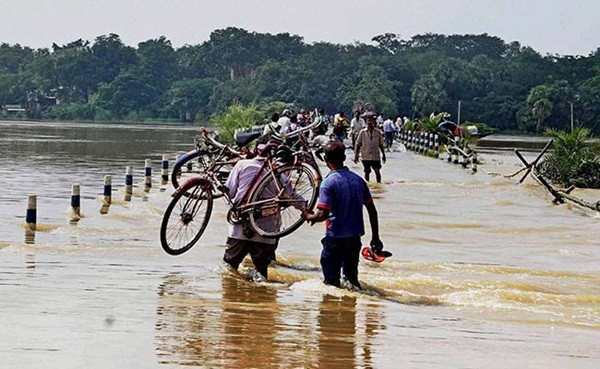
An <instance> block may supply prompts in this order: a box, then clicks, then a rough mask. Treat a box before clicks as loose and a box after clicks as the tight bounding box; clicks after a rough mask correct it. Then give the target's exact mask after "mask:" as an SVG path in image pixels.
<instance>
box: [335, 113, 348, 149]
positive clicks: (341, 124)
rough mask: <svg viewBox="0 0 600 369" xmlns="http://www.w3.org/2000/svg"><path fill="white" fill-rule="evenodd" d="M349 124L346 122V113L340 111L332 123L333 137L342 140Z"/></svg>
mask: <svg viewBox="0 0 600 369" xmlns="http://www.w3.org/2000/svg"><path fill="white" fill-rule="evenodd" d="M349 126H350V123H349V122H348V119H346V114H345V113H344V112H340V113H339V115H338V117H337V118H336V120H335V122H334V123H333V136H334V138H335V139H336V140H338V141H340V142H344V139H345V138H346V133H347V131H348V127H349Z"/></svg>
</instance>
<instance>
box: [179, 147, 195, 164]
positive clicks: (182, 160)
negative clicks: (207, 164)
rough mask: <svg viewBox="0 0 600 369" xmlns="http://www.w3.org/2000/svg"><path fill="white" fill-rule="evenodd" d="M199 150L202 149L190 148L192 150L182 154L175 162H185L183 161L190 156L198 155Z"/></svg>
mask: <svg viewBox="0 0 600 369" xmlns="http://www.w3.org/2000/svg"><path fill="white" fill-rule="evenodd" d="M199 152H200V150H198V149H193V150H190V151H188V152H186V153H185V154H183V155H181V156H180V157H179V160H177V161H176V162H175V164H177V163H183V162H185V161H187V160H188V159H189V158H190V157H192V158H193V157H196V156H198V154H199Z"/></svg>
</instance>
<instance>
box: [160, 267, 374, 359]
mask: <svg viewBox="0 0 600 369" xmlns="http://www.w3.org/2000/svg"><path fill="white" fill-rule="evenodd" d="M199 282H200V281H199V280H197V279H196V278H195V277H191V276H185V275H182V274H169V275H167V276H166V277H165V278H164V279H163V282H162V283H161V284H160V286H159V289H158V297H159V304H158V307H157V310H156V317H157V321H156V326H155V329H156V344H157V355H158V358H159V363H161V364H165V365H183V366H205V367H211V368H215V367H222V368H279V367H282V364H284V363H285V365H284V366H289V367H318V368H354V367H361V368H370V367H373V347H374V341H375V340H376V339H377V335H378V333H379V332H381V331H383V330H385V326H384V325H383V324H382V323H381V322H382V321H383V320H384V319H385V316H384V315H383V313H382V312H381V311H380V309H379V306H378V305H377V304H372V303H370V302H363V303H362V305H361V306H360V309H361V310H362V311H359V302H358V300H357V296H356V295H352V294H350V293H344V294H342V295H339V294H337V295H330V294H324V295H319V296H304V297H302V300H301V301H294V298H292V299H291V300H290V297H291V296H290V291H289V290H287V288H286V287H285V286H276V285H271V284H266V285H261V284H255V283H251V282H248V281H246V280H244V279H242V278H240V276H239V275H237V274H235V275H234V274H229V273H224V274H223V275H222V276H221V284H220V290H221V295H220V296H219V294H218V293H217V292H216V291H208V290H206V289H205V288H202V287H200V286H197V284H198V283H199ZM282 295H286V296H282ZM315 308H316V311H317V316H316V317H315V316H312V314H311V311H313V310H314V309H315Z"/></svg>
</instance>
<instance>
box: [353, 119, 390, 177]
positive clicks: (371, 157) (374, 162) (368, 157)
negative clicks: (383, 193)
mask: <svg viewBox="0 0 600 369" xmlns="http://www.w3.org/2000/svg"><path fill="white" fill-rule="evenodd" d="M365 119H366V120H367V128H365V129H363V130H362V131H360V133H359V134H358V138H357V139H356V147H355V148H354V162H355V163H358V154H359V153H360V155H361V156H362V164H363V167H364V169H365V180H366V181H367V182H368V181H369V175H370V174H371V168H373V171H375V179H376V180H377V183H381V171H380V170H381V162H382V161H383V164H385V149H384V147H383V133H381V131H380V130H379V129H377V128H375V114H374V113H370V112H367V113H365ZM380 151H381V160H380V159H379V152H380Z"/></svg>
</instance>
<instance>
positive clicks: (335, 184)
mask: <svg viewBox="0 0 600 369" xmlns="http://www.w3.org/2000/svg"><path fill="white" fill-rule="evenodd" d="M324 151H325V163H326V164H327V166H328V167H329V169H331V172H330V173H329V175H327V177H326V178H325V179H324V180H323V182H322V183H321V188H320V191H319V203H318V205H317V212H316V213H311V212H309V211H307V210H305V211H304V212H303V213H302V218H304V219H305V220H307V221H309V222H312V223H313V224H314V223H315V222H322V221H326V229H327V230H326V234H325V238H323V239H322V240H321V243H322V244H323V251H322V252H321V267H322V269H323V276H324V277H325V283H326V284H331V285H334V286H337V287H339V286H340V272H341V269H343V271H344V276H345V278H346V279H347V280H348V282H350V283H351V284H353V285H354V286H356V287H358V288H360V283H359V282H358V261H359V255H360V248H361V241H360V238H361V236H363V235H364V234H365V226H364V221H363V211H362V207H363V205H364V206H366V208H367V212H368V213H369V222H370V223H371V234H372V239H371V247H372V248H373V250H376V251H381V249H383V244H382V243H381V240H380V239H379V223H378V219H377V209H376V208H375V204H373V198H372V197H371V192H370V191H369V188H368V187H367V184H366V182H365V181H364V180H363V179H362V178H361V177H360V176H359V175H357V174H355V173H353V172H351V171H350V170H349V169H348V168H347V167H345V166H344V160H346V155H345V153H344V151H345V147H344V145H343V144H342V143H341V142H339V141H332V142H329V143H328V144H327V145H326V146H325V148H324Z"/></svg>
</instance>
